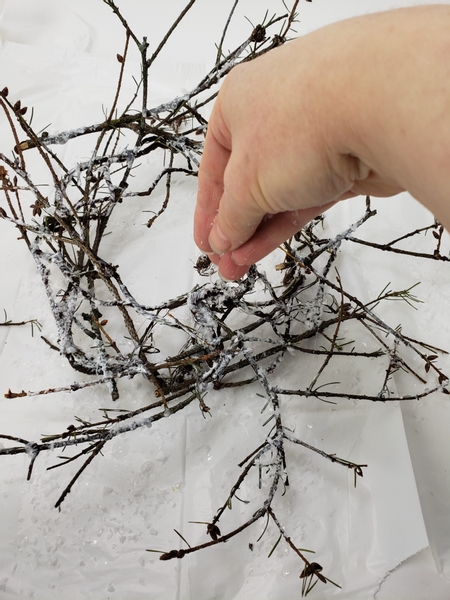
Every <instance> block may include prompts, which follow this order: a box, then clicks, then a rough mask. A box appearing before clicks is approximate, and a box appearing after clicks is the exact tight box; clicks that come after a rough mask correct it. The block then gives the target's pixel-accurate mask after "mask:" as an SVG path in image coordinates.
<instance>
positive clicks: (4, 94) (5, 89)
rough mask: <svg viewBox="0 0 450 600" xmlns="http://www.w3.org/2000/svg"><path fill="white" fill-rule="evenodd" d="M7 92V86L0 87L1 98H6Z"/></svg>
mask: <svg viewBox="0 0 450 600" xmlns="http://www.w3.org/2000/svg"><path fill="white" fill-rule="evenodd" d="M8 94H9V90H8V88H7V87H4V88H3V89H2V91H1V92H0V96H3V98H6V97H7V96H8Z"/></svg>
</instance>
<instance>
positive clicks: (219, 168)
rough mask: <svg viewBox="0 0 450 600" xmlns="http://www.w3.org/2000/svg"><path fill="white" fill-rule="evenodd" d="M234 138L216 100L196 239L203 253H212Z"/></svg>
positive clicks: (200, 179) (201, 181)
mask: <svg viewBox="0 0 450 600" xmlns="http://www.w3.org/2000/svg"><path fill="white" fill-rule="evenodd" d="M230 148H231V145H230V135H229V133H228V130H227V128H226V126H225V123H224V121H223V118H222V114H221V110H220V102H219V100H217V101H216V104H215V106H214V110H213V113H212V115H211V119H210V122H209V126H208V131H207V134H206V139H205V148H204V152H203V157H202V161H201V164H200V169H199V172H198V194H197V205H196V208H195V215H194V239H195V243H196V244H197V246H198V247H199V248H200V250H202V251H203V252H208V253H209V252H211V246H210V245H209V242H208V238H209V234H210V231H211V228H212V226H213V223H214V219H215V217H216V215H217V212H218V210H219V203H220V199H221V197H222V194H223V177H224V172H225V168H226V166H227V164H228V160H229V157H230Z"/></svg>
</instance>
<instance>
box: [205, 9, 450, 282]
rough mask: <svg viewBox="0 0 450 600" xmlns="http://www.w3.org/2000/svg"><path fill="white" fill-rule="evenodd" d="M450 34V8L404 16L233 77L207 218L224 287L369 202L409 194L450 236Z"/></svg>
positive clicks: (208, 170) (375, 18)
mask: <svg viewBox="0 0 450 600" xmlns="http://www.w3.org/2000/svg"><path fill="white" fill-rule="evenodd" d="M449 32H450V6H446V5H429V6H420V7H411V8H405V9H398V10H393V11H388V12H383V13H377V14H374V15H367V16H363V17H357V18H354V19H349V20H346V21H341V22H339V23H336V24H333V25H330V26H328V27H324V28H322V29H319V30H317V31H315V32H313V33H310V34H308V35H305V36H303V37H301V38H298V39H296V40H293V41H291V42H289V43H286V44H285V45H283V46H281V47H280V48H277V49H275V50H273V51H271V52H269V53H267V54H265V55H263V56H261V57H260V58H258V59H256V60H254V61H252V62H249V63H246V64H243V65H239V66H238V67H235V68H234V69H233V70H232V71H231V72H230V74H229V75H228V76H227V77H226V79H225V81H224V83H223V85H222V88H221V90H220V93H219V95H218V97H217V100H216V103H215V105H214V108H213V112H212V115H211V118H210V121H209V126H208V132H207V136H206V140H205V149H204V154H203V158H202V162H201V165H200V171H199V189H198V198H197V206H196V212H195V220H194V237H195V241H196V243H197V245H198V247H199V248H200V250H202V251H203V252H206V253H208V254H209V255H210V257H211V259H212V261H213V262H214V263H216V264H217V265H218V267H219V273H220V275H221V276H222V277H223V278H225V279H228V280H236V279H239V278H240V277H242V276H243V275H244V274H245V273H246V272H247V271H248V268H249V266H250V265H251V264H253V263H255V262H257V261H259V260H260V259H262V258H263V257H264V256H266V255H267V254H269V253H270V252H271V251H272V250H274V249H275V248H276V247H277V246H279V245H280V244H281V243H282V242H283V241H285V240H287V239H288V238H290V237H291V236H292V235H293V234H294V233H296V232H297V231H298V230H299V229H301V228H302V227H303V226H304V225H305V224H306V223H308V222H309V221H310V220H311V219H312V218H313V217H315V216H317V215H318V214H320V213H322V212H323V211H324V210H326V209H327V208H329V207H330V206H332V205H333V204H334V203H336V202H338V201H340V200H345V199H347V198H350V197H353V196H357V195H367V194H369V195H373V196H382V197H387V196H394V195H395V194H397V193H399V192H400V191H404V190H407V191H408V192H410V193H411V194H412V195H413V196H414V197H415V198H416V199H417V200H419V201H420V202H422V204H424V205H425V206H426V207H427V208H429V209H430V210H431V211H432V212H433V214H434V215H435V216H436V217H437V218H438V219H439V221H440V222H441V223H442V224H443V225H444V226H445V227H446V228H447V229H450V34H449ZM391 201H394V200H391Z"/></svg>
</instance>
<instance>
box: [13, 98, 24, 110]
mask: <svg viewBox="0 0 450 600" xmlns="http://www.w3.org/2000/svg"><path fill="white" fill-rule="evenodd" d="M21 106H22V104H21V102H20V100H17V102H16V103H15V104H14V106H13V108H14V110H20V107H21Z"/></svg>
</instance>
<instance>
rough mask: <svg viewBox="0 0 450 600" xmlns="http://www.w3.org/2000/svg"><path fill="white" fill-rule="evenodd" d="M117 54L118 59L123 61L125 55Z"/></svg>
mask: <svg viewBox="0 0 450 600" xmlns="http://www.w3.org/2000/svg"><path fill="white" fill-rule="evenodd" d="M116 56H117V60H118V61H119V62H120V63H123V56H122V55H121V54H117V55H116Z"/></svg>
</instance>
